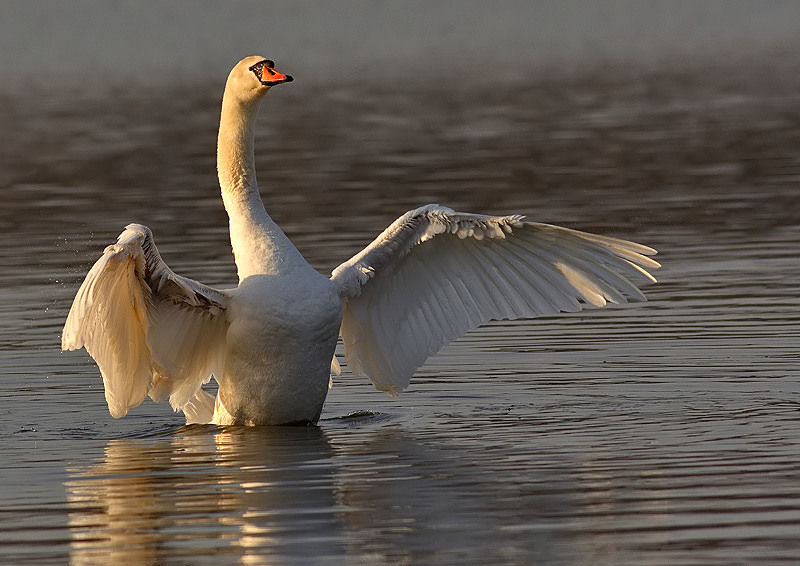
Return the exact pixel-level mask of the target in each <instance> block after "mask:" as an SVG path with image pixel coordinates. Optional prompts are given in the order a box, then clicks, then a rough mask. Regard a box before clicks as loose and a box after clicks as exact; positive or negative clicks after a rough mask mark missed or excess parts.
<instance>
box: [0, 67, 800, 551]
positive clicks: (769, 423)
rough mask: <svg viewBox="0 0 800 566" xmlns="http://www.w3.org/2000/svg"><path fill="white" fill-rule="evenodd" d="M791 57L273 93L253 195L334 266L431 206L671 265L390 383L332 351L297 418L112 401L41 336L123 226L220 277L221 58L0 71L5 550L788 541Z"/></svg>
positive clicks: (799, 450)
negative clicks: (100, 71)
mask: <svg viewBox="0 0 800 566" xmlns="http://www.w3.org/2000/svg"><path fill="white" fill-rule="evenodd" d="M287 71H289V72H291V71H292V70H291V69H287ZM794 71H796V69H794ZM798 76H800V75H798V73H796V72H793V71H792V69H783V70H781V69H780V68H778V67H775V66H772V63H771V62H769V61H753V62H751V63H750V64H748V65H742V66H734V65H731V66H730V67H726V68H724V69H723V68H717V69H713V68H703V67H701V66H697V68H694V69H692V70H680V71H678V70H663V71H659V72H655V71H645V70H642V71H632V70H622V69H616V70H615V69H613V68H604V69H602V70H599V71H597V72H583V73H579V74H569V73H563V74H560V75H559V74H556V75H554V76H550V77H549V78H547V79H525V80H522V79H519V78H516V79H511V78H509V79H508V80H505V81H500V83H495V84H491V85H490V84H474V83H471V82H465V83H464V84H460V85H459V84H449V85H447V88H442V87H436V86H434V84H433V83H430V84H428V85H426V86H423V87H421V88H420V87H419V86H413V87H412V85H410V84H407V85H403V86H402V87H400V88H398V87H397V85H387V84H385V83H373V82H370V81H368V80H365V81H352V82H350V83H349V84H337V85H336V86H335V87H334V88H332V89H323V88H322V87H321V86H319V85H317V86H304V84H303V80H302V77H296V78H297V79H298V80H297V81H296V82H295V83H293V84H291V85H287V86H285V87H281V88H279V89H275V90H274V91H273V92H271V93H270V94H269V95H268V97H267V99H266V100H265V102H264V105H263V109H262V118H261V120H260V122H259V127H258V139H257V142H256V143H257V156H258V157H257V160H258V168H259V173H260V175H259V176H260V178H261V179H262V192H263V194H264V197H265V200H266V203H267V208H268V210H270V212H271V213H272V215H273V217H274V218H275V219H276V220H277V221H278V222H279V223H280V224H281V226H283V227H284V229H285V230H286V232H287V233H288V234H289V236H290V237H291V238H292V239H293V241H294V242H295V243H296V244H297V246H298V247H299V248H300V249H301V251H302V252H303V253H304V254H305V255H306V257H307V258H308V259H309V260H310V261H311V262H312V264H313V265H314V266H315V267H318V268H319V269H320V270H321V271H323V272H325V273H329V272H330V270H331V269H332V268H333V267H335V266H336V265H337V264H338V263H339V262H341V261H343V260H345V259H347V258H348V257H350V256H351V255H352V254H354V253H355V252H356V251H358V250H359V249H360V248H361V247H362V246H363V245H364V244H365V243H366V242H368V241H369V240H370V239H371V238H372V237H373V236H374V235H375V234H377V233H378V232H379V231H380V230H382V229H383V228H384V227H385V226H386V225H388V224H389V222H391V221H392V220H393V219H394V218H395V217H397V216H399V215H400V214H401V213H403V212H404V211H406V210H408V209H410V208H412V207H416V206H418V205H420V204H423V203H427V202H439V203H441V204H446V205H449V206H451V207H454V208H456V209H461V210H468V211H475V212H491V213H525V214H529V215H530V216H531V218H533V219H535V220H539V221H545V222H552V223H558V224H562V225H566V226H570V227H573V228H579V229H584V230H589V231H594V232H598V233H602V234H608V235H613V236H620V237H625V238H629V239H633V240H636V241H639V242H642V243H645V244H648V245H651V246H654V247H656V248H657V249H659V250H660V252H661V253H660V255H659V257H658V259H659V260H660V261H661V262H662V263H663V268H662V269H661V270H660V271H659V272H657V273H656V275H657V276H658V278H659V283H658V284H655V285H650V286H648V287H647V288H646V289H645V292H646V294H647V295H648V297H649V299H650V300H649V302H648V303H645V304H634V305H629V306H625V307H617V308H609V309H606V310H599V311H586V312H582V313H577V314H571V315H565V316H559V317H550V318H542V319H537V320H531V321H516V322H511V323H509V322H497V323H492V324H490V325H487V326H485V327H482V328H480V329H479V330H477V331H475V332H472V333H470V334H468V335H467V336H465V337H464V338H463V339H461V340H459V341H457V342H456V343H454V344H452V345H451V346H449V347H447V348H445V350H443V351H442V352H441V354H440V355H438V356H436V357H434V358H432V359H430V360H429V362H428V363H427V364H426V365H425V366H424V367H423V368H421V369H420V370H419V371H418V372H417V374H416V376H415V378H414V379H413V380H412V385H411V387H410V388H409V389H408V390H407V391H406V392H405V393H404V394H403V395H402V396H401V397H399V398H397V399H391V398H389V397H386V396H385V395H383V394H381V393H378V392H377V391H375V390H374V389H373V388H372V387H371V386H370V385H369V384H368V383H367V381H366V379H364V378H361V377H357V376H353V375H351V374H350V373H348V372H347V371H346V369H345V371H344V373H343V375H342V376H340V377H339V378H336V379H335V386H334V387H333V389H332V390H331V392H330V395H329V398H328V402H327V404H326V406H325V410H324V412H323V415H322V420H321V421H320V423H319V427H311V428H285V427H276V428H252V429H248V428H218V427H213V426H193V427H184V426H182V419H181V417H180V416H179V415H176V414H174V413H172V412H171V410H170V409H169V407H168V406H166V405H163V404H154V403H152V402H149V401H147V402H145V403H144V404H143V405H142V406H140V407H139V408H137V409H135V410H133V411H131V413H130V415H129V416H127V417H126V418H124V419H121V420H118V421H115V420H113V419H111V417H110V416H109V415H108V411H107V409H106V406H105V401H104V398H103V393H102V384H101V381H100V378H99V375H98V371H97V368H96V366H95V365H94V364H93V363H92V362H91V360H90V359H89V358H88V357H87V356H86V354H85V353H84V352H77V353H76V352H71V353H63V354H62V353H61V352H60V350H59V341H60V330H61V326H62V324H63V321H64V317H65V315H66V312H67V309H68V307H69V304H70V301H71V299H72V297H73V295H74V293H75V291H76V289H77V286H78V285H79V282H80V280H81V279H82V277H83V276H84V274H85V272H86V271H87V269H88V267H89V266H90V265H91V262H93V261H94V259H95V258H96V257H97V256H98V255H99V253H100V252H101V250H102V249H103V247H104V246H105V245H107V244H108V243H110V242H112V241H113V239H114V238H115V237H116V235H117V234H118V233H119V231H120V230H121V229H122V228H123V227H124V225H125V224H126V223H128V222H131V221H139V222H144V223H146V224H148V225H149V226H150V227H151V228H152V229H153V232H154V233H155V236H156V240H157V242H158V244H159V247H160V249H161V251H162V254H163V255H164V258H165V260H166V261H167V262H168V263H169V264H170V266H171V267H172V268H173V269H174V270H175V271H177V272H178V273H180V274H183V275H186V276H189V277H193V278H196V279H198V280H200V281H203V282H205V283H207V284H211V285H229V284H233V283H234V282H235V278H234V269H233V262H232V258H231V256H230V251H229V243H228V239H227V225H226V217H225V214H224V211H223V209H222V205H221V202H220V200H219V198H218V188H217V186H216V179H215V171H214V167H215V161H214V145H215V128H216V124H217V118H218V103H219V100H218V97H219V93H220V90H221V87H222V78H223V77H220V78H219V80H216V77H215V78H214V80H213V81H212V80H208V81H207V83H206V84H203V86H202V87H200V88H198V85H197V84H190V83H184V84H175V85H173V86H172V87H170V88H168V89H163V88H162V89H155V88H150V89H144V90H137V89H134V88H124V89H123V88H117V89H110V90H108V91H107V92H101V93H97V92H93V93H92V94H81V93H80V92H77V93H74V94H73V95H71V96H70V97H68V98H59V97H56V96H54V95H53V93H52V92H50V91H49V90H47V89H42V90H38V91H36V92H34V93H27V94H26V95H25V96H21V95H15V94H13V93H10V94H6V95H3V98H2V103H3V108H4V109H5V110H4V112H6V120H7V124H8V131H9V132H13V136H12V137H13V139H11V140H10V143H8V144H5V145H4V147H2V148H0V190H1V191H2V200H3V202H2V205H1V206H0V281H2V285H1V286H0V321H2V322H0V379H1V380H0V403H1V404H0V434H2V436H3V438H4V439H5V440H4V442H3V452H4V457H3V458H2V462H0V494H1V495H2V497H0V561H2V562H3V563H8V564H23V563H24V564H64V563H70V564H117V565H123V564H214V565H215V566H217V565H223V564H298V565H308V564H365V565H366V564H384V563H386V564H388V563H391V564H467V563H474V564H478V563H481V564H615V565H620V564H630V565H644V564H647V565H655V564H669V565H677V564H698V563H707V564H749V565H752V564H792V563H796V561H797V557H798V556H800V383H798V382H799V381H800V369H799V368H798V365H800V364H799V363H798V362H800V353H799V351H798V350H799V348H800V347H799V344H800V340H799V338H800V277H799V276H800V262H798V255H799V254H798V252H799V251H800V158H798V155H800V94H798V93H800V89H799V88H798V87H800V81H798V79H797V77H798ZM212 83H213V84H212ZM266 179H269V183H267V182H265V181H263V180H266Z"/></svg>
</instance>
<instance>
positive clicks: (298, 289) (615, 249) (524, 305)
mask: <svg viewBox="0 0 800 566" xmlns="http://www.w3.org/2000/svg"><path fill="white" fill-rule="evenodd" d="M273 65H274V64H273V63H272V62H271V61H267V60H265V59H263V58H261V57H249V58H246V59H244V60H243V61H241V62H240V63H239V64H237V65H236V66H235V67H234V69H233V70H232V71H231V74H230V76H229V77H228V81H227V84H226V87H225V93H224V96H223V100H222V115H221V117H220V128H219V138H218V147H217V166H218V172H219V181H220V186H221V187H222V199H223V201H224V204H225V209H226V211H227V212H228V216H229V218H230V236H231V243H232V246H233V252H234V256H235V259H236V266H237V269H238V274H239V286H238V287H237V288H236V289H232V290H228V291H220V290H217V289H212V288H210V287H207V286H205V285H202V284H200V283H198V282H196V281H193V280H191V279H187V278H185V277H181V276H179V275H177V274H175V273H174V272H173V271H172V270H171V269H170V268H169V267H168V266H167V265H166V263H164V261H163V260H162V259H161V256H160V254H159V252H158V249H157V248H156V246H155V243H154V240H153V236H152V234H151V232H150V230H149V229H148V228H147V227H146V226H142V225H140V224H131V225H129V226H128V227H127V229H126V230H125V231H124V232H123V233H122V234H121V235H120V236H119V238H118V240H117V243H116V244H114V245H111V246H109V247H108V248H106V250H105V253H104V254H103V256H102V257H101V258H100V259H99V260H98V261H97V263H95V265H94V267H92V269H91V271H90V272H89V274H88V275H87V277H86V280H85V281H84V283H83V285H81V287H80V289H79V290H78V293H77V295H76V297H75V301H74V303H73V305H72V309H71V310H70V313H69V316H68V317H67V321H66V324H65V325H64V333H63V337H62V346H63V348H64V349H65V350H68V349H77V348H80V347H85V348H86V350H87V351H88V352H89V353H90V354H91V355H92V357H94V359H95V361H97V364H98V366H99V367H100V372H101V373H102V375H103V381H104V384H105V391H106V400H107V401H108V407H109V410H110V411H111V414H112V415H113V416H114V417H121V416H123V415H125V414H126V413H127V412H128V410H129V409H130V408H132V407H135V406H137V405H138V404H139V403H141V402H142V401H143V400H144V399H145V397H147V396H148V395H149V396H150V397H152V398H153V399H156V400H159V399H163V398H166V397H169V399H170V403H171V404H172V406H173V407H174V408H175V410H182V411H183V412H184V413H185V414H186V416H187V422H201V423H207V422H213V423H217V424H283V423H290V422H303V421H307V422H316V421H317V419H319V416H320V412H321V411H322V405H323V402H324V400H325V397H326V395H327V391H328V387H329V382H330V368H331V365H332V359H333V356H334V349H335V347H336V342H337V338H338V336H339V334H340V333H341V336H342V339H343V341H344V347H345V354H346V357H347V361H348V364H349V367H350V368H351V369H352V370H354V371H356V372H359V373H364V374H366V375H368V376H369V378H370V380H371V381H372V383H373V384H374V385H375V386H376V387H377V388H378V389H380V390H382V391H386V392H388V393H391V394H395V393H399V392H400V391H401V390H402V389H403V388H405V387H406V386H407V385H408V383H409V379H410V377H411V375H412V374H413V373H414V371H415V370H416V369H417V368H418V367H419V366H420V365H422V363H424V361H425V360H426V359H427V358H428V356H430V355H432V354H434V353H436V352H437V351H438V350H439V349H440V348H441V347H442V346H444V345H445V344H447V343H448V342H450V341H451V340H453V339H455V338H457V337H458V336H460V335H461V334H463V333H464V332H466V331H467V330H469V329H471V328H475V327H477V326H478V325H480V324H483V323H485V322H488V321H489V320H491V319H514V318H521V317H534V316H539V315H544V314H555V313H557V312H561V311H576V310H580V308H582V303H587V304H590V305H593V306H604V305H605V304H606V303H607V302H613V303H624V302H626V301H627V300H628V299H627V298H628V297H630V298H633V299H635V300H643V299H644V296H643V295H642V293H641V292H640V291H639V289H638V288H637V287H636V285H634V284H633V283H632V282H631V280H637V279H642V280H645V281H646V280H654V279H653V278H652V276H651V275H650V274H649V273H648V272H647V271H646V268H649V269H652V268H656V267H658V263H656V262H655V261H653V260H652V259H650V258H648V257H647V256H648V255H651V254H654V253H655V251H654V250H652V249H650V248H648V247H646V246H642V245H639V244H635V243H632V242H627V241H623V240H617V239H613V238H606V237H603V236H595V235H592V234H587V233H583V232H576V231H574V230H568V229H565V228H559V227H556V226H549V225H545V224H538V223H533V222H526V221H524V219H523V217H521V216H484V215H479V214H468V213H458V212H455V211H453V210H450V209H449V208H446V207H442V206H438V205H428V206H424V207H421V208H418V209H416V210H412V211H410V212H408V213H406V214H404V215H403V216H401V217H400V218H399V219H397V221H395V222H394V223H393V224H392V225H391V226H389V228H387V229H386V230H385V231H384V232H383V233H382V234H381V235H380V236H378V238H376V239H375V240H374V241H373V242H372V243H371V244H369V245H368V246H367V247H366V248H365V249H364V250H363V251H361V252H360V253H358V254H357V255H355V256H354V257H353V258H351V259H350V260H348V261H346V262H344V263H342V264H341V265H340V266H339V267H337V268H336V269H335V270H334V271H333V274H332V276H331V278H330V279H328V278H326V277H324V276H322V275H320V274H319V273H317V271H315V270H314V269H313V268H312V267H311V266H310V265H309V264H308V263H307V262H306V261H305V259H303V257H302V256H301V255H300V252H299V251H298V250H297V249H296V248H295V247H294V245H293V244H292V243H291V242H290V241H289V239H288V238H287V237H286V236H285V235H284V233H283V232H282V231H281V229H280V228H279V227H278V226H277V225H276V224H275V222H273V220H272V219H271V218H270V217H269V215H268V214H267V212H266V210H265V209H264V204H263V202H262V200H261V196H260V194H259V189H258V186H257V184H256V173H255V164H254V149H253V130H254V126H255V119H256V115H257V113H258V109H259V105H260V103H261V99H262V97H263V96H264V94H266V92H267V91H268V90H269V89H270V88H271V87H272V86H274V85H277V84H280V83H283V82H287V81H289V80H290V79H291V77H288V76H287V75H284V74H282V73H279V72H278V71H276V70H275V69H274V68H273ZM262 173H263V172H262ZM263 178H266V179H269V171H266V172H265V174H264V176H263ZM333 365H334V366H336V365H337V364H336V363H335V359H333ZM212 375H213V376H214V378H215V379H216V381H217V382H218V384H219V393H218V395H217V397H216V399H214V397H212V396H211V395H209V394H208V393H206V392H204V391H203V390H202V389H201V386H202V385H203V383H205V382H207V381H208V380H209V379H210V378H211V376H212Z"/></svg>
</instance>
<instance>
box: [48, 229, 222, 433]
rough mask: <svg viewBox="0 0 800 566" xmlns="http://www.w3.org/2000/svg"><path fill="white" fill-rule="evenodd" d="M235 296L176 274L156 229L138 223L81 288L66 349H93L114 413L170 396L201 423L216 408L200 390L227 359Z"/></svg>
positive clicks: (66, 327)
mask: <svg viewBox="0 0 800 566" xmlns="http://www.w3.org/2000/svg"><path fill="white" fill-rule="evenodd" d="M227 301H228V298H227V296H226V295H225V294H223V293H222V292H220V291H217V290H215V289H212V288H211V287H206V286H205V285H201V284H200V283H197V282H196V281H193V280H191V279H187V278H185V277H181V276H179V275H176V274H175V273H174V272H173V271H172V270H171V269H170V268H169V267H167V264H166V263H164V260H162V259H161V256H160V254H159V253H158V249H157V248H156V246H155V243H154V242H153V236H152V233H151V232H150V229H149V228H147V227H146V226H142V225H141V224H130V225H129V226H128V227H127V228H126V229H125V231H124V232H123V233H122V234H120V236H119V238H118V239H117V243H116V244H114V245H111V246H108V247H107V248H106V249H105V252H104V253H103V256H102V257H101V258H100V259H99V260H97V262H96V263H95V264H94V266H93V267H92V269H91V270H90V271H89V274H88V275H87V276H86V279H85V280H84V282H83V284H82V285H81V287H80V289H79V290H78V293H77V295H76V296H75V300H74V302H73V303H72V309H71V310H70V312H69V315H68V316H67V321H66V323H65V325H64V333H63V335H62V339H61V347H62V348H63V349H64V350H75V349H78V348H81V347H85V348H86V351H87V352H89V354H90V355H91V356H92V357H93V358H94V360H95V361H96V362H97V365H98V366H99V368H100V373H101V374H102V375H103V383H104V385H105V392H106V401H107V402H108V409H109V411H110V412H111V415H112V416H113V417H115V418H119V417H122V416H124V415H125V414H126V413H127V412H128V410H129V409H131V408H133V407H135V406H137V405H138V404H139V403H141V402H142V401H143V400H144V398H145V397H146V396H147V395H150V396H151V397H152V398H153V399H155V400H157V401H158V400H161V399H163V398H165V397H167V396H169V399H170V403H171V404H172V406H173V408H174V409H175V410H179V409H185V411H184V412H186V414H187V417H188V418H190V419H192V420H197V421H200V420H203V419H204V417H205V416H206V415H205V413H206V412H208V411H207V410H206V409H208V407H207V406H208V405H209V403H208V399H206V397H205V396H204V395H203V392H202V391H200V387H201V385H202V384H203V383H205V382H207V381H208V379H209V378H210V376H211V374H212V373H216V372H218V371H219V370H220V369H221V368H222V364H223V356H224V338H225V333H226V331H227V326H228V323H227V320H226V317H225V312H224V311H225V308H226V304H227ZM212 405H213V403H212ZM212 410H213V406H212ZM207 416H208V419H210V418H211V413H210V412H209V414H208V415H207ZM208 419H206V422H207V420H208Z"/></svg>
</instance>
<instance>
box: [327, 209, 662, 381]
mask: <svg viewBox="0 0 800 566" xmlns="http://www.w3.org/2000/svg"><path fill="white" fill-rule="evenodd" d="M655 253H656V252H655V250H653V249H651V248H648V247H646V246H642V245H639V244H635V243H632V242H627V241H624V240H618V239H614V238H607V237H603V236H595V235H593V234H587V233H584V232H578V231H575V230H569V229H567V228H560V227H558V226H551V225H547V224H538V223H532V222H525V221H524V220H523V217H521V216H504V217H499V216H483V215H476V214H464V213H457V212H454V211H452V210H450V209H449V208H445V207H441V206H438V205H428V206H425V207H422V208H418V209H416V210H412V211H410V212H408V213H406V214H405V215H403V216H401V217H400V218H398V219H397V220H396V221H395V222H394V223H393V224H392V225H391V226H389V228H387V229H386V230H385V231H384V232H383V233H382V234H381V235H380V236H378V238H376V239H375V241H373V242H372V243H371V244H370V245H369V246H367V247H366V248H365V249H364V250H363V251H361V252H360V253H359V254H357V255H356V256H354V257H353V258H351V259H350V260H348V261H346V262H345V263H343V264H342V265H340V266H339V267H337V268H336V269H335V270H334V272H333V275H332V277H331V280H332V281H333V282H334V283H335V284H336V285H337V286H338V288H339V292H340V295H341V296H342V298H343V300H344V301H346V304H345V308H344V313H343V319H342V330H341V334H342V339H343V341H344V346H345V355H346V357H347V362H348V365H349V366H350V368H351V369H352V370H353V371H355V372H358V373H365V374H366V375H368V376H369V377H370V379H371V381H372V383H373V384H374V385H375V387H377V388H378V389H380V390H383V391H386V392H388V393H397V392H399V391H400V390H402V389H403V388H405V387H406V386H407V385H408V382H409V379H410V377H411V375H412V374H413V373H414V371H415V370H416V369H417V368H418V367H419V366H420V365H422V363H423V362H424V361H425V360H426V359H427V357H428V356H430V355H432V354H434V353H436V352H438V351H439V349H440V348H441V347H442V346H444V345H445V344H447V343H448V342H450V341H451V340H453V339H455V338H457V337H458V336H460V335H462V334H463V333H464V332H466V331H467V330H470V329H472V328H475V327H477V326H479V325H480V324H484V323H486V322H488V321H489V320H493V319H495V320H496V319H516V318H525V317H534V316H540V315H547V314H555V313H558V312H562V311H566V312H572V311H577V310H580V309H581V308H582V303H586V304H589V305H592V306H597V307H600V306H603V305H605V304H606V303H607V302H612V303H625V302H627V299H626V297H630V298H632V299H634V300H645V298H644V295H642V293H641V291H639V289H638V288H637V287H636V285H634V283H632V282H631V280H632V279H634V280H635V279H644V280H650V281H655V279H654V278H653V276H652V275H650V274H649V273H648V272H647V271H646V270H645V268H651V269H652V268H657V267H659V264H658V263H657V262H655V261H654V260H652V259H650V258H649V257H647V256H648V255H652V254H655Z"/></svg>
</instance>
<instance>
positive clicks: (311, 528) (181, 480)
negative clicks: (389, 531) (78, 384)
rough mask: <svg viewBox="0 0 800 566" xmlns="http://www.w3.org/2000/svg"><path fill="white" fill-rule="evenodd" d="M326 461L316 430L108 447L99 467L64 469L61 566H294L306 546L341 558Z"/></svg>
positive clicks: (185, 436) (202, 435)
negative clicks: (67, 557) (65, 520)
mask: <svg viewBox="0 0 800 566" xmlns="http://www.w3.org/2000/svg"><path fill="white" fill-rule="evenodd" d="M332 456H333V452H332V450H331V447H330V445H329V443H328V440H327V438H326V435H325V433H324V432H323V431H322V430H321V429H319V428H317V427H302V428H297V427H289V428H285V427H281V428H250V427H248V428H229V429H226V430H225V431H221V432H215V431H209V430H208V429H205V428H203V429H199V430H188V431H181V432H179V433H178V434H175V435H173V436H171V437H169V438H151V439H140V440H129V439H123V440H112V441H110V442H109V443H108V445H107V447H106V451H105V457H104V458H103V460H102V461H101V462H100V463H99V464H97V465H95V466H93V467H91V468H88V469H79V470H70V473H71V479H70V481H68V482H67V494H68V500H69V504H70V527H71V532H72V534H73V536H72V545H71V546H72V560H71V563H72V564H80V565H83V564H103V565H105V564H159V563H164V562H166V563H169V562H176V563H188V564H191V563H199V562H200V561H199V560H193V559H192V557H193V556H196V557H197V558H199V557H203V558H206V559H207V558H208V556H209V555H212V554H223V555H230V554H233V555H235V556H238V557H239V558H238V559H237V560H234V561H233V562H235V563H244V564H270V563H273V561H274V563H277V564H283V563H286V562H292V561H293V560H294V562H295V563H296V562H298V560H297V559H298V558H299V557H303V556H306V555H307V553H308V552H309V546H308V545H309V542H308V541H309V540H313V541H314V543H313V545H314V551H313V552H314V554H315V555H317V554H316V553H317V552H319V553H327V554H330V555H332V556H341V555H342V553H343V550H342V548H343V545H342V544H341V543H340V541H341V539H342V535H341V529H342V522H341V517H340V515H339V513H338V510H337V508H336V503H335V499H334V479H333V477H334V470H333V464H332ZM321 533H324V536H322V534H321ZM229 562H231V561H230V560H220V563H229Z"/></svg>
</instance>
